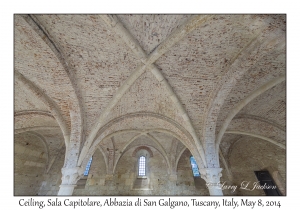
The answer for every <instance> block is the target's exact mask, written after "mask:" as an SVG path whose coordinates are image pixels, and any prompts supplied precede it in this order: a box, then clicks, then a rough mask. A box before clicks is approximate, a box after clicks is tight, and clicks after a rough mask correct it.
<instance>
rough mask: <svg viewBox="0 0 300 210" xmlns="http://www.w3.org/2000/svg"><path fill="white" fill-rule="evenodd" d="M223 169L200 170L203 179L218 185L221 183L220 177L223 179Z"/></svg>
mask: <svg viewBox="0 0 300 210" xmlns="http://www.w3.org/2000/svg"><path fill="white" fill-rule="evenodd" d="M222 170H223V169H222V168H200V169H199V171H200V174H201V177H202V178H203V179H204V180H205V181H206V182H213V183H218V182H219V181H220V177H222V173H221V171H222Z"/></svg>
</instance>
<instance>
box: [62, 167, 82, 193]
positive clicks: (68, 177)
mask: <svg viewBox="0 0 300 210" xmlns="http://www.w3.org/2000/svg"><path fill="white" fill-rule="evenodd" d="M79 170H80V167H75V168H62V169H61V172H62V177H61V180H62V182H61V185H60V186H59V191H58V194H57V195H72V194H73V191H74V188H75V187H76V186H77V185H76V183H77V181H78V180H79V178H80V176H79Z"/></svg>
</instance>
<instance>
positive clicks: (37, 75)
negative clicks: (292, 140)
mask: <svg viewBox="0 0 300 210" xmlns="http://www.w3.org/2000/svg"><path fill="white" fill-rule="evenodd" d="M285 19H286V16H285V15H94V14H93V15H37V14H36V15H15V17H14V26H15V30H14V33H15V36H14V42H15V45H14V47H15V49H14V51H15V52H14V67H15V69H14V71H15V79H14V82H15V84H14V98H15V100H14V106H15V107H14V111H15V116H14V117H15V134H16V136H17V137H18V138H22V136H23V138H24V139H26V138H29V137H28V135H35V136H37V138H40V139H44V140H45V144H46V145H47V146H46V147H47V148H48V153H49V158H50V159H51V158H55V154H56V152H57V149H58V148H60V146H58V145H64V144H65V145H69V144H70V142H71V141H72V138H74V136H77V138H78V139H79V142H77V143H79V144H80V148H79V153H80V154H79V155H78V156H79V157H78V162H77V163H76V164H77V165H81V163H82V162H84V161H83V160H84V159H87V158H88V154H90V153H91V154H92V153H93V152H94V151H95V149H97V148H98V149H100V150H101V151H102V152H103V154H106V148H113V149H114V151H118V152H116V154H115V155H116V158H115V160H117V159H118V158H120V157H121V156H122V153H123V152H125V151H127V150H128V149H129V148H131V147H133V146H141V145H148V146H149V147H151V148H155V149H156V150H158V151H159V152H160V153H161V154H162V156H163V157H165V158H166V159H167V162H168V161H169V160H170V161H169V162H170V163H169V164H170V169H171V170H172V167H174V166H172V164H173V163H172V161H171V159H172V158H173V156H174V158H173V159H174V160H175V161H176V159H178V158H179V157H180V155H181V154H182V152H183V151H184V148H186V147H187V148H188V149H189V150H190V151H191V153H192V154H193V155H195V156H196V157H197V160H198V162H200V163H199V164H200V165H201V166H202V167H204V166H209V163H208V159H207V154H209V152H210V149H209V148H210V147H211V145H213V147H217V149H218V148H219V146H220V148H221V149H220V150H219V152H221V153H223V156H224V157H225V160H226V157H227V153H228V152H229V150H230V147H231V146H232V145H233V144H234V143H235V142H236V141H237V140H238V139H240V137H241V136H245V135H246V136H253V137H255V138H258V139H260V140H262V141H268V142H270V143H272V144H275V145H278V146H279V147H281V148H285V126H286V121H285V118H286V111H285V110H286V83H285V75H286V63H285V61H286V40H285V38H286V36H285V33H286V31H285V30H286V22H285V21H286V20H285ZM70 136H71V137H70ZM72 136H73V137H72ZM70 138H71V140H70ZM75 138H76V137H75ZM50 142H51V143H50ZM172 155H173V156H172ZM76 161H77V159H76ZM48 162H49V164H50V163H51V161H50V160H49V161H48ZM115 164H116V163H115ZM48 167H51V165H50V166H48Z"/></svg>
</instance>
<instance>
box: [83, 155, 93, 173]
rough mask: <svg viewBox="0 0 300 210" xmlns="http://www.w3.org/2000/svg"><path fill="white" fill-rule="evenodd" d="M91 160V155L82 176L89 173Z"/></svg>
mask: <svg viewBox="0 0 300 210" xmlns="http://www.w3.org/2000/svg"><path fill="white" fill-rule="evenodd" d="M92 160H93V157H91V159H90V160H89V162H88V163H87V164H86V167H85V171H84V173H83V175H84V176H87V175H88V174H89V171H90V166H91V164H92Z"/></svg>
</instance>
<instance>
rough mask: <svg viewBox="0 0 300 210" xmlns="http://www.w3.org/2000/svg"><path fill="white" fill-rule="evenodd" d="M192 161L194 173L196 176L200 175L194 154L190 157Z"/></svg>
mask: <svg viewBox="0 0 300 210" xmlns="http://www.w3.org/2000/svg"><path fill="white" fill-rule="evenodd" d="M190 162H191V166H192V171H193V175H194V176H195V177H200V173H199V169H198V165H197V163H196V160H195V158H194V157H193V156H191V157H190Z"/></svg>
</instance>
